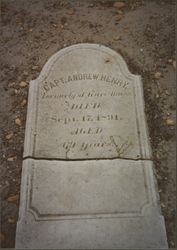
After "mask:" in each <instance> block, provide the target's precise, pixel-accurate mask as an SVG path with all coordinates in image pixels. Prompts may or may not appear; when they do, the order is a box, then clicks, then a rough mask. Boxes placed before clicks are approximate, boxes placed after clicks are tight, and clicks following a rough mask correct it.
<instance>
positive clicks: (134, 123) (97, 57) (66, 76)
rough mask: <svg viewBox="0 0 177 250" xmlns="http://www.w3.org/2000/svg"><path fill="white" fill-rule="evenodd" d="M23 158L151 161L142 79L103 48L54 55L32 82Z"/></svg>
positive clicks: (92, 46)
mask: <svg viewBox="0 0 177 250" xmlns="http://www.w3.org/2000/svg"><path fill="white" fill-rule="evenodd" d="M24 156H25V157H26V156H34V157H36V158H55V159H97V158H99V159H100V158H128V159H150V158H151V149H150V146H149V140H148V132H147V127H146V121H145V115H144V103H143V91H142V82H141V78H140V76H136V75H133V74H131V73H130V72H129V71H128V68H127V65H126V63H125V62H124V60H123V58H122V57H121V56H120V55H119V54H117V53H116V52H114V51H113V50H111V49H109V48H106V47H104V46H101V45H97V44H79V45H74V46H70V47H68V48H65V49H63V50H61V51H59V52H58V53H56V54H55V55H54V56H52V57H51V59H50V60H49V61H48V62H47V63H46V65H45V66H44V68H43V70H42V72H41V74H40V75H39V77H38V78H37V79H36V80H34V81H32V82H30V90H29V101H28V117H27V123H26V135H25V150H24Z"/></svg>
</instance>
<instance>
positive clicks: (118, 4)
mask: <svg viewBox="0 0 177 250" xmlns="http://www.w3.org/2000/svg"><path fill="white" fill-rule="evenodd" d="M113 6H114V7H115V8H118V9H122V8H124V7H125V6H126V4H125V3H123V2H115V3H114V5H113Z"/></svg>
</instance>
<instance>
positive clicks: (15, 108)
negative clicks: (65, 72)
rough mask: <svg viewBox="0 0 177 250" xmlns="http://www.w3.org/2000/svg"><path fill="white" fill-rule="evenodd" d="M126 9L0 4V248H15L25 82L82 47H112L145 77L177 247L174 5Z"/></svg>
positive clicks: (161, 185) (165, 207)
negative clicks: (59, 55)
mask: <svg viewBox="0 0 177 250" xmlns="http://www.w3.org/2000/svg"><path fill="white" fill-rule="evenodd" d="M124 3H125V7H123V8H121V9H119V8H117V7H114V1H77V0H70V1H69V0H68V1H60V0H30V1H29V0H28V1H27V0H18V1H15V0H2V1H1V46H0V55H1V83H0V125H1V135H2V137H1V139H0V142H1V154H2V155H1V160H0V162H1V165H0V171H1V184H0V192H1V232H0V233H1V234H0V240H1V243H2V245H1V246H2V247H8V248H10V247H14V242H15V230H16V222H17V219H18V206H19V194H20V183H21V168H22V154H23V143H24V131H25V119H26V101H27V98H28V83H29V81H30V80H32V79H35V78H36V77H37V76H38V75H39V73H40V71H41V69H42V67H43V66H44V64H45V63H46V62H47V60H48V58H49V57H50V56H51V55H53V54H54V53H55V52H57V51H58V50H60V49H62V48H63V47H66V46H69V45H72V44H76V43H84V42H90V43H99V44H102V45H105V46H108V47H110V48H112V49H114V50H115V51H117V52H119V53H120V54H121V55H122V56H123V57H124V59H125V60H126V62H127V64H128V67H129V69H130V71H131V72H132V73H133V74H139V75H141V76H142V80H143V86H144V96H145V107H146V116H147V121H148V126H149V132H150V140H151V145H152V149H153V160H154V167H155V175H156V177H157V181H158V190H159V194H160V199H161V208H162V214H163V215H164V217H165V223H166V229H167V236H168V243H169V247H171V248H174V247H175V204H176V178H175V177H176V155H175V151H176V150H175V148H176V144H175V109H176V105H175V99H176V96H175V93H176V91H175V88H176V86H175V85H176V84H175V71H176V67H175V0H168V1H165V0H164V1H153V0H146V1H143V0H137V1H132V0H130V1H124ZM157 72H159V73H157ZM22 82H25V83H22ZM17 118H18V119H17Z"/></svg>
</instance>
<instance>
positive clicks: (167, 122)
mask: <svg viewBox="0 0 177 250" xmlns="http://www.w3.org/2000/svg"><path fill="white" fill-rule="evenodd" d="M166 124H167V125H168V126H174V125H175V121H174V120H172V119H170V118H168V119H166Z"/></svg>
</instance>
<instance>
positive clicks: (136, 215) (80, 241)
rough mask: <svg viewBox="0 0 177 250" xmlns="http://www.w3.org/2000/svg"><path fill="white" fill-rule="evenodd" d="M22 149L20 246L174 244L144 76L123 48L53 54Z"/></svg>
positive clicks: (36, 86)
mask: <svg viewBox="0 0 177 250" xmlns="http://www.w3.org/2000/svg"><path fill="white" fill-rule="evenodd" d="M24 156H25V157H28V158H27V159H26V160H24V162H23V171H22V183H21V200H20V212H19V221H18V226H17V234H16V248H22V249H24V248H32V249H39V248H40V249H44V248H47V249H128V248H134V249H137V248H151V249H152V248H159V249H163V248H167V241H166V232H165V224H164V220H163V216H162V215H161V212H160V208H159V206H158V195H157V191H156V185H155V180H154V175H153V167H152V161H151V160H150V159H151V149H150V146H149V139H148V133H147V127H146V120H145V114H144V103H143V91H142V83H141V79H140V77H139V76H135V75H132V74H131V73H130V72H129V71H128V68H127V66H126V64H125V62H124V60H123V59H122V57H121V56H120V55H119V54H117V53H116V52H114V51H112V50H110V49H108V48H106V47H104V46H100V45H95V44H79V45H74V46H71V47H68V48H66V49H64V50H61V51H60V52H58V53H56V54H55V55H54V56H52V57H51V59H50V60H49V61H48V62H47V64H46V65H45V66H44V68H43V70H42V72H41V74H40V76H39V77H38V78H37V79H36V80H35V81H32V82H31V83H30V90H29V98H28V114H27V123H26V134H25V149H24ZM30 157H31V159H30ZM32 158H33V159H32Z"/></svg>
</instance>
